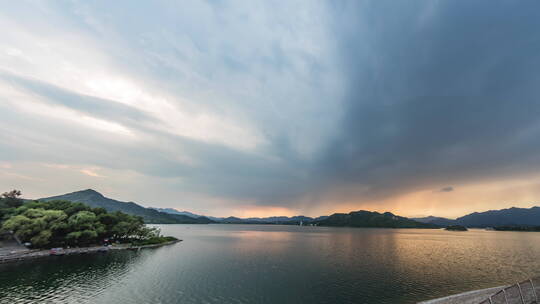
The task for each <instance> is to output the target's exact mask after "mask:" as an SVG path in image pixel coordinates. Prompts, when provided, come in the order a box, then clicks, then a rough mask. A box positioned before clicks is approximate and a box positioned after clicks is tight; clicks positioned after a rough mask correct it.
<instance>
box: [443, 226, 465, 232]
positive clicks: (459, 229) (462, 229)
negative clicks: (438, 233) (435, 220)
mask: <svg viewBox="0 0 540 304" xmlns="http://www.w3.org/2000/svg"><path fill="white" fill-rule="evenodd" d="M444 230H449V231H467V230H469V229H467V227H465V226H461V225H451V226H448V227H446V228H444Z"/></svg>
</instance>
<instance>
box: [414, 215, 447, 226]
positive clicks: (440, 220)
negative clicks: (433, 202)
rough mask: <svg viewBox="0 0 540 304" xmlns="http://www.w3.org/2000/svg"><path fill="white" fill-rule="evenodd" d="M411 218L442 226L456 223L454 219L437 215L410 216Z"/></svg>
mask: <svg viewBox="0 0 540 304" xmlns="http://www.w3.org/2000/svg"><path fill="white" fill-rule="evenodd" d="M411 220H414V221H417V222H420V223H427V224H435V225H438V226H443V227H445V226H450V225H454V224H455V223H456V220H451V219H447V218H445V217H437V216H426V217H417V218H411Z"/></svg>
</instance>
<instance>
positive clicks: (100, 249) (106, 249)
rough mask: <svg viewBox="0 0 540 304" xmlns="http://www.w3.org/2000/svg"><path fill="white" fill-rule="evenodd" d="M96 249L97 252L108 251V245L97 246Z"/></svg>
mask: <svg viewBox="0 0 540 304" xmlns="http://www.w3.org/2000/svg"><path fill="white" fill-rule="evenodd" d="M97 251H98V252H103V253H106V252H107V251H109V247H107V246H103V247H101V248H99V249H98V250H97Z"/></svg>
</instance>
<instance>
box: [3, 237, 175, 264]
mask: <svg viewBox="0 0 540 304" xmlns="http://www.w3.org/2000/svg"><path fill="white" fill-rule="evenodd" d="M181 241H182V240H174V241H170V242H165V243H161V244H152V245H143V246H132V245H129V244H123V245H112V246H108V247H104V246H93V247H81V248H66V249H63V250H62V255H75V254H88V253H101V252H107V251H109V250H140V249H146V248H157V247H162V246H167V245H172V244H176V243H178V242H181ZM49 256H51V252H50V250H40V249H31V250H24V251H15V252H13V253H10V254H7V255H0V263H9V262H16V261H23V260H30V259H36V258H44V257H49Z"/></svg>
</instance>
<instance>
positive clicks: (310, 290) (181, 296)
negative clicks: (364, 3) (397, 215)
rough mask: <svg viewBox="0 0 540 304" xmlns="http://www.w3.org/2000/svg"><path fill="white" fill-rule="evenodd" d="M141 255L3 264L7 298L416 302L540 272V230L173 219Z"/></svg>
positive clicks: (2, 291)
mask: <svg viewBox="0 0 540 304" xmlns="http://www.w3.org/2000/svg"><path fill="white" fill-rule="evenodd" d="M162 230H163V232H164V233H165V234H170V235H175V236H177V237H180V238H182V239H184V242H182V243H180V244H177V245H174V246H169V247H163V248H160V249H157V250H147V251H141V252H140V253H132V252H124V253H120V252H118V253H115V254H112V255H101V256H100V255H97V256H90V255H89V256H86V257H82V256H80V257H62V258H61V259H58V260H55V259H51V260H47V262H44V261H33V262H25V263H19V264H12V265H3V266H0V271H1V274H0V287H2V288H0V299H1V300H0V302H1V303H4V302H5V303H38V302H39V303H41V302H43V301H44V300H49V301H52V302H55V303H81V302H82V303H84V302H88V303H415V302H416V301H418V300H423V299H427V298H432V297H437V296H443V295H447V294H450V293H455V292H461V291H466V290H470V289H474V288H482V287H489V286H496V285H501V284H504V283H509V282H514V281H519V280H522V279H524V278H526V277H529V276H535V275H538V273H540V234H537V233H516V232H495V231H483V230H471V231H469V232H448V231H443V230H407V229H403V230H393V229H349V228H324V227H298V226H251V225H201V226H197V225H195V226H190V225H164V226H162Z"/></svg>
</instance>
